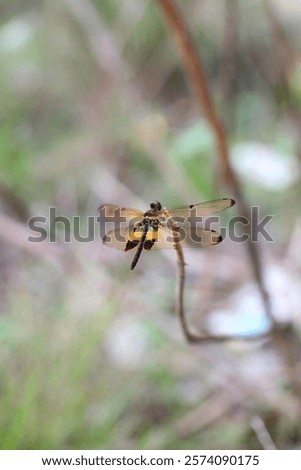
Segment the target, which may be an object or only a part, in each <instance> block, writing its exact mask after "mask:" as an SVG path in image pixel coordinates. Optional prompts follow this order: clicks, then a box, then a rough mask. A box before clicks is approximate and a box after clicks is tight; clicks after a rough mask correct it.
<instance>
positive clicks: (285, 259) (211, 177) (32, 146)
mask: <svg viewBox="0 0 301 470" xmlns="http://www.w3.org/2000/svg"><path fill="white" fill-rule="evenodd" d="M177 4H178V6H179V8H180V9H181V11H182V13H183V15H184V17H185V18H186V21H187V23H188V25H189V29H190V31H191V34H192V37H193V39H194V41H195V43H196V46H197V48H198V51H199V53H200V55H201V56H202V59H203V63H204V66H205V72H206V75H207V77H208V82H209V86H210V90H211V92H212V94H213V97H214V101H215V105H216V109H217V112H218V114H219V116H220V117H221V118H222V119H223V121H224V123H225V125H226V129H227V134H228V143H229V148H230V154H231V162H232V164H233V167H234V169H235V171H236V174H237V176H238V178H239V180H240V183H241V185H242V190H243V194H244V197H245V199H246V201H247V205H248V206H251V205H252V206H259V208H260V211H259V212H260V216H261V217H264V216H265V215H266V214H272V215H274V218H273V220H272V222H270V223H269V225H268V227H267V228H268V229H269V233H270V234H271V236H272V237H273V239H274V240H275V241H274V242H266V241H265V240H263V239H262V238H260V240H259V241H260V243H259V244H258V249H259V253H260V260H261V263H262V271H263V277H264V281H265V284H266V287H267V289H268V292H269V294H270V297H271V302H272V310H273V314H274V315H275V318H276V319H277V320H280V321H285V322H289V323H290V325H292V335H293V337H294V342H293V343H292V344H294V348H293V349H292V351H290V356H289V358H288V357H286V356H285V354H282V352H283V349H282V350H281V348H279V347H275V342H271V341H269V340H268V339H265V340H261V341H253V342H252V341H251V342H250V341H232V342H229V343H222V344H219V343H214V344H204V345H199V346H191V345H189V344H187V343H186V341H185V340H184V337H183V333H182V331H181V329H180V325H179V322H178V320H177V318H176V314H175V294H174V291H175V273H176V255H175V253H173V252H172V250H170V252H169V250H166V251H159V250H158V251H156V252H153V253H144V254H143V255H142V258H141V260H140V262H139V264H138V266H137V268H136V269H135V271H134V272H130V270H129V267H130V263H131V260H132V254H125V253H122V252H119V251H115V250H112V249H110V248H108V247H106V246H104V245H102V243H101V241H100V240H99V237H98V234H96V235H97V236H96V239H95V241H94V242H89V243H79V242H77V241H76V240H74V238H73V237H72V236H71V242H70V243H64V231H63V226H62V224H59V223H58V224H57V232H58V233H57V236H58V241H57V242H56V243H50V242H49V240H46V241H45V242H43V243H29V242H28V241H27V237H28V235H29V231H28V229H27V222H28V219H29V218H30V217H32V216H44V217H47V218H48V215H49V207H56V208H57V214H58V215H61V216H66V217H69V218H71V219H72V217H73V216H80V228H81V234H82V236H85V235H86V234H87V226H88V222H87V217H88V216H97V209H98V207H99V206H100V205H101V204H104V203H114V204H121V205H125V206H129V207H136V208H138V209H141V210H147V208H148V207H149V202H150V201H152V200H154V199H157V200H159V201H161V203H162V204H163V205H164V206H167V207H170V208H172V207H175V206H177V205H183V204H191V203H197V202H202V201H206V200H210V199H216V198H218V197H233V196H234V194H233V193H232V192H231V189H229V187H226V186H221V184H220V183H219V182H218V178H217V165H218V158H219V157H218V154H217V151H216V143H215V138H214V136H213V134H212V131H211V129H210V127H209V126H208V124H207V122H206V121H205V119H204V117H203V115H202V113H201V111H200V110H199V108H198V106H197V104H196V100H195V97H194V96H193V93H192V92H191V89H190V86H189V84H188V81H187V79H186V76H185V73H184V72H183V68H182V64H181V61H180V59H179V57H178V53H177V51H176V49H175V45H174V43H173V40H172V38H171V35H170V31H169V29H168V27H167V25H166V21H165V19H164V17H163V14H162V11H161V9H160V8H159V6H158V4H157V2H155V1H153V0H127V1H125V0H110V1H106V2H104V1H101V0H60V1H46V2H39V1H36V0H27V1H26V2H24V1H21V0H16V1H14V2H9V1H8V0H2V2H1V6H0V13H1V14H0V90H1V91H0V119H1V127H0V165H1V166H0V168H1V176H0V197H1V204H0V235H1V237H0V295H1V301H0V312H1V315H0V442H1V448H2V449H97V448H98V449H200V448H205V449H206V448H207V449H261V448H273V447H277V448H282V449H293V448H300V443H301V426H300V422H301V421H300V417H301V395H300V390H301V387H300V383H298V380H299V377H301V354H300V351H301V349H300V347H299V343H298V338H299V336H300V328H301V325H300V300H301V299H300V288H301V282H300V281H301V256H300V232H301V222H300V202H299V201H300V177H301V172H300V164H301V142H300V124H301V55H300V54H301V47H300V44H301V28H300V24H301V2H300V1H299V0H270V1H268V0H245V1H244V2H240V1H238V0H202V1H201V0H185V1H183V0H179V1H178V2H177ZM237 214H238V211H237V206H235V207H233V208H231V209H228V210H227V211H226V212H225V213H224V214H222V217H221V224H222V225H223V226H225V227H227V226H228V224H229V220H230V218H231V217H232V216H234V215H237ZM47 224H48V225H47ZM47 224H46V227H47V228H49V223H48V222H47ZM71 231H72V230H71ZM190 251H191V252H190ZM185 259H186V262H187V264H188V265H187V284H186V291H185V307H186V310H187V316H188V318H189V324H190V327H191V328H193V329H194V330H196V331H201V330H202V328H207V329H210V331H211V332H213V333H230V334H236V333H241V334H245V335H246V336H248V335H250V334H254V333H256V332H259V333H262V332H264V331H265V330H266V329H267V327H268V321H267V319H266V316H265V313H266V312H265V308H264V305H263V303H262V299H261V296H260V293H259V291H258V286H257V284H256V282H255V280H254V274H253V269H252V266H251V264H250V258H249V256H248V253H247V249H246V247H245V246H244V244H236V243H233V242H231V241H230V240H229V239H226V240H224V242H223V243H222V244H221V245H219V246H216V247H211V248H208V249H205V250H200V251H195V250H187V252H185ZM278 340H279V344H281V335H279V338H278Z"/></svg>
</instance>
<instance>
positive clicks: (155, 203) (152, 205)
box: [150, 201, 162, 211]
mask: <svg viewBox="0 0 301 470" xmlns="http://www.w3.org/2000/svg"><path fill="white" fill-rule="evenodd" d="M150 208H151V209H152V210H153V211H160V210H161V209H162V206H161V203H160V202H159V201H153V202H151V203H150Z"/></svg>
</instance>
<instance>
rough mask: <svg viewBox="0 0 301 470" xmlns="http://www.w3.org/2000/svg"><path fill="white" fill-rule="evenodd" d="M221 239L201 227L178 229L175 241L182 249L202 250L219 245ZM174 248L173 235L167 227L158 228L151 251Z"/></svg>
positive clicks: (219, 235)
mask: <svg viewBox="0 0 301 470" xmlns="http://www.w3.org/2000/svg"><path fill="white" fill-rule="evenodd" d="M222 240H223V237H222V236H221V234H220V233H219V232H216V231H215V230H206V229H205V228H203V227H198V226H196V227H186V228H185V227H179V229H178V232H177V241H178V242H179V243H181V245H182V247H183V248H202V247H205V246H211V245H217V244H218V243H221V242H222ZM167 248H173V249H174V248H175V240H174V234H173V231H172V230H171V229H169V228H168V227H160V228H159V231H158V238H157V240H156V241H155V242H154V244H153V246H152V247H151V249H152V250H159V249H167Z"/></svg>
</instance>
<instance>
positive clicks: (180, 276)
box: [171, 222, 271, 344]
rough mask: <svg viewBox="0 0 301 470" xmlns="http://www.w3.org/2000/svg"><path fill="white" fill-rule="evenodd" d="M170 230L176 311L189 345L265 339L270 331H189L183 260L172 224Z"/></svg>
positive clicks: (177, 235) (176, 230) (180, 247)
mask: <svg viewBox="0 0 301 470" xmlns="http://www.w3.org/2000/svg"><path fill="white" fill-rule="evenodd" d="M171 228H172V231H173V238H174V246H175V249H176V252H177V257H178V271H177V284H176V311H177V316H178V319H179V321H180V325H181V328H182V330H183V333H184V335H185V338H186V339H187V341H188V342H189V343H194V344H196V343H205V342H223V341H237V340H243V341H245V340H257V339H263V338H267V337H268V336H269V335H270V333H271V330H269V331H266V332H264V333H259V334H258V335H254V336H244V335H215V334H202V335H196V334H194V333H192V332H191V331H190V330H189V327H188V324H187V321H186V315H185V309H184V291H185V260H184V254H183V249H182V246H181V243H180V242H179V240H178V237H179V231H178V228H177V227H176V226H175V224H174V223H172V222H171Z"/></svg>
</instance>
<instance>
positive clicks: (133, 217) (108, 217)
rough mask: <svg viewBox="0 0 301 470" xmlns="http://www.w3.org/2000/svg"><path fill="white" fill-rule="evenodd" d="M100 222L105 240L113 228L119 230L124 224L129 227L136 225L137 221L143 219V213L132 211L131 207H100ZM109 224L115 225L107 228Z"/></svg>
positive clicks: (113, 205)
mask: <svg viewBox="0 0 301 470" xmlns="http://www.w3.org/2000/svg"><path fill="white" fill-rule="evenodd" d="M98 210H99V221H100V235H101V238H102V239H104V236H105V234H107V233H108V231H111V230H112V228H115V229H118V228H121V227H122V224H123V223H125V222H126V223H127V225H129V226H132V225H134V223H135V222H137V220H140V219H142V218H143V212H142V211H139V210H138V209H131V208H129V207H121V206H116V205H115V204H104V205H103V206H100V208H99V209H98ZM108 223H110V224H111V223H112V224H113V225H109V226H107V224H108Z"/></svg>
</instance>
